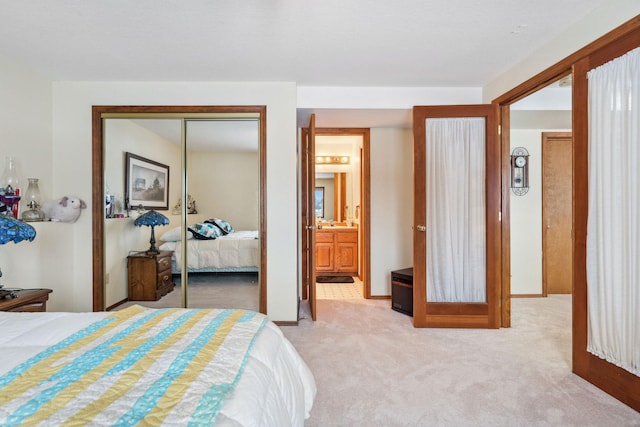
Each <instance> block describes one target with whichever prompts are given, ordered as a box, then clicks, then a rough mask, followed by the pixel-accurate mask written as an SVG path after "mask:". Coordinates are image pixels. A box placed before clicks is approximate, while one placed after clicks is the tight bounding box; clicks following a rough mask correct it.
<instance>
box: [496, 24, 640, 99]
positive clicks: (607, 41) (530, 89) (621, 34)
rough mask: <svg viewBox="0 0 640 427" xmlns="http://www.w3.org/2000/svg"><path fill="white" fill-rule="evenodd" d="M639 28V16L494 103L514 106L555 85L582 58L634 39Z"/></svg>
mask: <svg viewBox="0 0 640 427" xmlns="http://www.w3.org/2000/svg"><path fill="white" fill-rule="evenodd" d="M639 27H640V15H637V16H635V17H633V18H631V19H630V20H628V21H627V22H625V23H624V24H622V25H620V26H619V27H617V28H615V29H613V30H611V31H610V32H608V33H607V34H605V35H603V36H602V37H600V38H598V39H596V40H594V41H593V42H591V43H589V44H588V45H586V46H584V47H583V48H581V49H579V50H577V51H575V52H574V53H572V54H571V55H569V56H567V57H566V58H564V59H562V60H560V61H558V62H556V63H555V64H553V65H551V66H550V67H549V68H547V69H546V70H543V71H541V72H540V73H538V74H536V75H535V76H533V77H531V78H530V79H528V80H526V81H525V82H523V83H521V84H519V85H518V86H516V87H515V88H513V89H511V90H510V91H508V92H506V93H504V94H502V95H500V96H499V97H497V98H495V99H494V100H493V101H492V103H493V104H500V105H509V104H512V103H514V102H516V101H519V100H520V99H522V98H525V97H527V96H529V95H531V94H532V93H534V92H537V91H538V90H540V89H542V88H543V87H545V86H547V85H549V84H550V83H553V82H555V81H556V80H559V79H561V78H562V77H565V76H568V75H570V74H571V69H572V66H573V65H574V64H576V63H577V62H578V61H580V60H581V59H582V58H584V57H586V56H589V55H592V54H594V53H596V52H597V51H598V50H600V49H602V48H604V47H607V48H609V47H610V46H611V44H613V43H617V42H619V41H621V40H622V39H624V38H625V37H627V36H632V37H633V33H634V32H635V31H637V29H638V28H639ZM618 56H619V55H618Z"/></svg>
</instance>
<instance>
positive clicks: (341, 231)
mask: <svg viewBox="0 0 640 427" xmlns="http://www.w3.org/2000/svg"><path fill="white" fill-rule="evenodd" d="M316 274H317V275H324V276H327V275H329V276H330V275H347V276H355V275H357V274H358V229H357V228H356V227H323V228H321V229H318V230H316Z"/></svg>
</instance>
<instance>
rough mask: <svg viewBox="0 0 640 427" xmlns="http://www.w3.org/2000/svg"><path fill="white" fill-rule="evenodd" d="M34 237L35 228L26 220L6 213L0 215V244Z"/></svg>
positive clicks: (30, 239)
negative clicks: (23, 220)
mask: <svg viewBox="0 0 640 427" xmlns="http://www.w3.org/2000/svg"><path fill="white" fill-rule="evenodd" d="M35 238H36V230H35V228H33V227H32V226H30V225H29V224H27V223H26V222H22V221H20V220H19V219H16V218H14V217H12V216H8V215H0V245H4V244H5V243H9V242H14V243H19V242H22V241H23V240H28V241H32V240H33V239H35Z"/></svg>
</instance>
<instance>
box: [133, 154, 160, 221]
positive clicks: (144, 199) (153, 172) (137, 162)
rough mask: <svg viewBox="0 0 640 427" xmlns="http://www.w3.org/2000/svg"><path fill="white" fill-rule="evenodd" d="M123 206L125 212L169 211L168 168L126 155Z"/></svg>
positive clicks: (134, 155)
mask: <svg viewBox="0 0 640 427" xmlns="http://www.w3.org/2000/svg"><path fill="white" fill-rule="evenodd" d="M124 182H125V189H124V194H125V196H124V197H125V205H126V209H127V211H129V210H131V209H137V208H138V207H140V206H142V207H143V208H144V209H155V210H169V166H168V165H164V164H162V163H159V162H156V161H154V160H150V159H146V158H144V157H141V156H138V155H136V154H133V153H128V152H127V153H126V167H125V179H124Z"/></svg>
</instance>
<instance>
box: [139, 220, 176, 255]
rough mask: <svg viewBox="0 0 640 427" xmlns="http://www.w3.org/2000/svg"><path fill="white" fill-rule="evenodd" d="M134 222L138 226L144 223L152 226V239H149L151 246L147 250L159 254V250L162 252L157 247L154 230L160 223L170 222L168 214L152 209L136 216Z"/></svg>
mask: <svg viewBox="0 0 640 427" xmlns="http://www.w3.org/2000/svg"><path fill="white" fill-rule="evenodd" d="M133 223H134V224H135V225H136V226H137V227H142V226H143V225H144V226H147V227H151V239H150V240H149V243H150V244H151V247H149V250H148V251H147V253H150V254H157V253H158V252H160V251H159V250H158V248H156V235H155V232H154V228H155V227H156V226H158V225H167V224H169V218H167V217H166V216H164V215H162V214H161V213H158V212H156V211H154V210H150V211H149V212H146V213H144V214H142V215H140V216H139V217H138V218H136V220H135V221H134V222H133Z"/></svg>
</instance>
